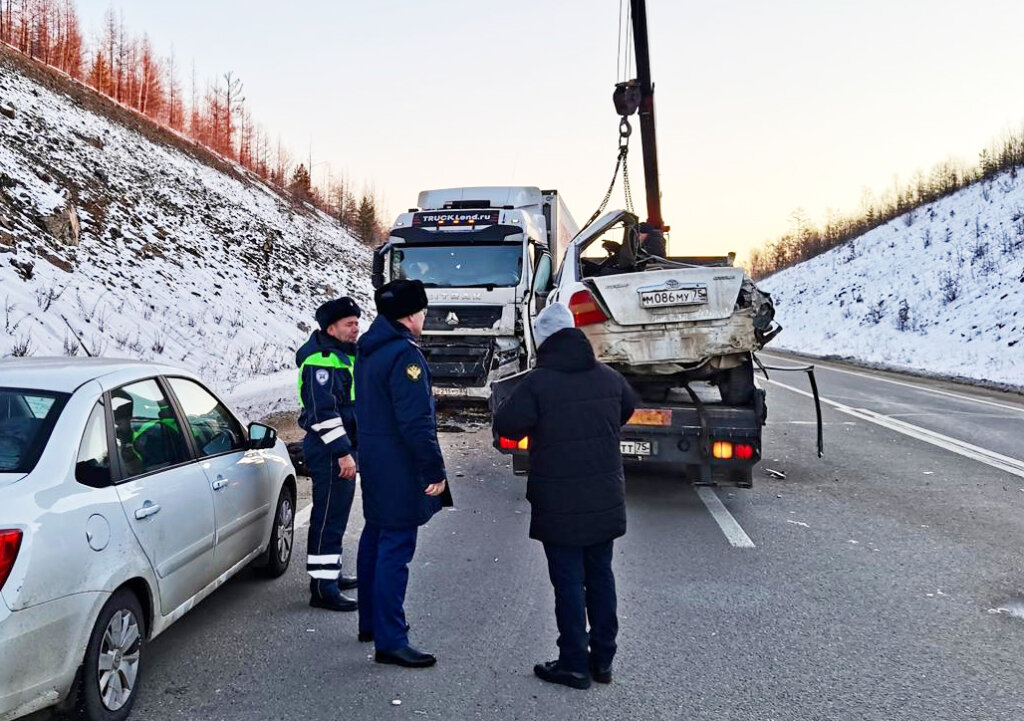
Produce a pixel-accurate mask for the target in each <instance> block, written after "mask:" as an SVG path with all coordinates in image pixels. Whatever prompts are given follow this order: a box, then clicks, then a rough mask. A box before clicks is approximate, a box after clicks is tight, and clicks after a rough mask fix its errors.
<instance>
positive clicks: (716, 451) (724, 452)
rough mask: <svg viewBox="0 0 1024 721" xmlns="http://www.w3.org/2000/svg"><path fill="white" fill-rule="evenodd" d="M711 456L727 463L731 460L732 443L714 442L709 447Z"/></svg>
mask: <svg viewBox="0 0 1024 721" xmlns="http://www.w3.org/2000/svg"><path fill="white" fill-rule="evenodd" d="M711 455H712V456H714V457H715V458H717V459H719V460H721V461H727V460H729V459H730V458H732V443H730V442H729V441H715V444H714V445H713V446H711Z"/></svg>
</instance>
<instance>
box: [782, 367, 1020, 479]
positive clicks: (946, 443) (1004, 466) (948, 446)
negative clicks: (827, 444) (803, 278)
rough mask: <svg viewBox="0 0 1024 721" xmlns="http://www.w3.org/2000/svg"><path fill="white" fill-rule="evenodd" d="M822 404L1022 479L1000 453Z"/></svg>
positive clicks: (892, 420)
mask: <svg viewBox="0 0 1024 721" xmlns="http://www.w3.org/2000/svg"><path fill="white" fill-rule="evenodd" d="M768 382H769V383H772V384H773V385H777V386H779V387H780V388H785V389H786V390H790V391H793V392H794V393H799V394H800V395H802V396H806V397H808V398H812V397H813V396H812V395H811V393H809V392H808V391H805V390H801V389H800V388H794V387H793V386H790V385H786V384H785V383H780V382H779V381H776V380H770V381H768ZM821 402H822V403H824V404H826V405H829V406H832V407H833V408H835V409H836V410H837V411H839V412H841V413H846V414H847V415H851V416H853V417H854V418H860V419H862V420H865V421H869V422H871V423H874V424H876V425H879V426H882V427H883V428H888V429H889V430H892V431H896V432H897V433H902V434H903V435H905V436H910V437H911V438H916V439H918V440H920V441H924V442H925V443H931V444H932V445H933V446H937V447H939V448H943V449H945V450H947V451H951V452H952V453H956V454H958V455H961V456H964V457H965V458H970V459H972V460H975V461H979V462H981V463H984V464H986V465H989V466H992V467H993V468H998V469H999V470H1001V471H1006V472H1007V473H1012V474H1013V475H1015V476H1019V477H1021V478H1024V461H1021V460H1019V459H1017V458H1011V457H1010V456H1004V455H1002V454H1001V453H996V452H995V451H990V450H988V449H987V448H982V447H980V446H975V445H973V444H971V443H967V442H966V441H961V440H959V439H957V438H951V437H950V436H945V435H942V434H941V433H936V432H935V431H930V430H928V429H927V428H922V427H921V426H915V425H913V424H912V423H907V422H906V421H900V420H897V419H895V418H891V417H889V416H883V415H882V414H881V413H875V412H874V411H869V410H868V409H867V408H851V407H850V406H846V405H843V404H842V403H837V402H836V401H833V400H830V399H828V398H824V397H822V398H821Z"/></svg>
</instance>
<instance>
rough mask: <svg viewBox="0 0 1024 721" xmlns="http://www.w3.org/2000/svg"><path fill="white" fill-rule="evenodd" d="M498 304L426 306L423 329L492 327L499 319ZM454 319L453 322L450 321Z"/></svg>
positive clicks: (499, 308) (499, 307)
mask: <svg viewBox="0 0 1024 721" xmlns="http://www.w3.org/2000/svg"><path fill="white" fill-rule="evenodd" d="M501 309H502V306H500V305H437V306H434V305H432V306H430V307H429V308H427V319H426V321H425V322H424V324H423V328H424V330H456V329H459V328H493V327H494V324H495V323H497V322H498V321H499V320H500V319H501ZM452 321H454V322H452Z"/></svg>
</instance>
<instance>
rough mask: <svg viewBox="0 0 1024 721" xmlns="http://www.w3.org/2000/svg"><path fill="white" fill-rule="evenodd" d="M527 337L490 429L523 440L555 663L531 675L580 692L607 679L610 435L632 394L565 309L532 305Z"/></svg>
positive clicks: (617, 501)
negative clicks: (521, 361)
mask: <svg viewBox="0 0 1024 721" xmlns="http://www.w3.org/2000/svg"><path fill="white" fill-rule="evenodd" d="M534 338H535V340H536V341H537V346H538V347H537V367H536V368H535V369H534V370H532V371H530V372H529V373H528V374H527V375H526V377H525V378H523V380H522V381H521V382H520V384H519V385H518V386H517V387H516V389H515V390H514V391H512V395H511V396H509V398H508V400H507V401H505V402H504V403H503V404H502V405H501V406H500V407H499V408H498V409H497V411H496V412H495V414H494V430H495V432H496V433H497V434H498V435H500V436H504V437H505V438H511V439H515V440H520V439H522V438H525V437H527V436H528V437H529V438H530V478H529V480H528V481H527V485H526V498H527V500H529V501H530V511H531V516H530V537H531V538H535V539H537V540H538V541H541V542H542V543H543V544H544V553H545V555H546V556H547V559H548V574H549V576H550V577H551V585H552V586H554V588H555V621H556V622H557V624H558V649H559V654H558V660H557V661H550V662H548V663H540V664H537V665H536V666H534V669H533V671H534V673H535V674H537V676H539V677H540V678H542V679H543V680H545V681H550V682H552V683H559V684H563V685H565V686H571V687H573V688H580V689H582V688H587V687H589V686H590V680H591V677H593V679H594V680H595V681H598V682H600V683H610V682H611V680H612V659H614V657H615V651H616V642H615V639H616V635H617V634H618V629H619V622H618V616H617V612H616V595H615V576H614V574H613V573H612V547H613V543H614V540H615V539H616V538H618V537H619V536H622V535H623V534H625V533H626V492H625V485H624V483H625V477H624V475H623V471H622V452H621V450H620V447H619V431H620V428H621V427H622V426H623V425H624V424H625V423H626V421H628V420H629V418H630V416H632V415H633V411H634V410H635V406H636V396H635V394H634V393H633V390H632V388H630V386H629V384H628V383H626V380H625V379H624V378H623V377H622V376H621V375H619V374H618V373H617V372H615V371H614V370H612V369H611V368H609V367H608V366H606V365H604V364H603V363H599V362H598V361H597V359H596V358H595V357H594V350H593V348H592V347H591V345H590V341H588V340H587V337H586V336H585V335H583V332H582V331H580V330H578V329H577V328H575V327H574V322H573V316H572V313H570V312H569V310H568V309H567V308H566V307H565V306H563V305H551V306H548V307H547V308H545V309H544V310H543V311H541V313H540V314H539V315H538V316H537V320H536V321H535V322H534ZM588 619H589V621H590V632H589V633H588V632H587V621H588Z"/></svg>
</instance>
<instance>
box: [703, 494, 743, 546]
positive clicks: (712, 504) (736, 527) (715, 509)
mask: <svg viewBox="0 0 1024 721" xmlns="http://www.w3.org/2000/svg"><path fill="white" fill-rule="evenodd" d="M697 495H698V496H700V500H702V501H704V505H705V506H707V508H708V511H710V512H711V517H712V518H714V519H715V521H716V522H717V523H718V527H719V528H721V529H722V533H724V534H725V537H726V539H727V540H728V541H729V543H731V544H732V545H733V546H735V547H736V548H754V542H753V541H751V540H750V536H748V535H747V533H746V531H744V530H743V528H742V527H741V526H740V524H739V523H737V522H736V519H735V518H733V516H732V514H731V513H729V509H728V508H726V507H725V504H723V503H722V499H721V498H719V497H718V494H717V493H715V489H714V488H712V487H711V486H697Z"/></svg>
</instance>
